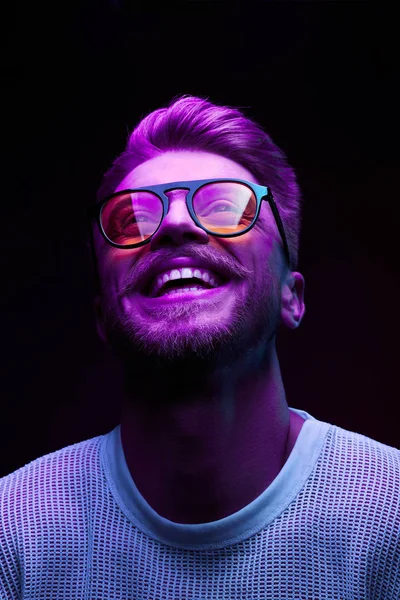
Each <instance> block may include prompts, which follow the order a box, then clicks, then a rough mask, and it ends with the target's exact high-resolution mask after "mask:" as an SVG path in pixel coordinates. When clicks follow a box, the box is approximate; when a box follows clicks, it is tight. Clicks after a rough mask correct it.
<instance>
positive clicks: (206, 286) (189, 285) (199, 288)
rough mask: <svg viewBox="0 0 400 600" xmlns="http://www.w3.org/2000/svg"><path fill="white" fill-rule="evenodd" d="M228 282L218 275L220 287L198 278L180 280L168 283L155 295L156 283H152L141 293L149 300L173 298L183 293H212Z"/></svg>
mask: <svg viewBox="0 0 400 600" xmlns="http://www.w3.org/2000/svg"><path fill="white" fill-rule="evenodd" d="M227 282H228V280H227V279H226V278H223V277H222V276H220V275H218V285H216V286H215V285H211V284H210V283H207V282H205V281H203V280H201V279H198V278H197V277H190V278H179V279H173V280H170V281H167V282H166V283H165V284H164V285H163V286H162V288H160V289H158V290H157V291H156V292H155V293H154V291H153V285H154V282H153V281H150V282H149V283H148V285H147V286H146V287H145V288H144V289H143V290H142V291H141V294H142V295H143V296H146V297H147V298H160V297H162V296H171V295H174V294H181V293H189V292H191V293H201V292H204V291H212V290H215V289H218V288H219V287H222V286H224V285H225V284H226V283H227Z"/></svg>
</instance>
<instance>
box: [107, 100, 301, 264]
mask: <svg viewBox="0 0 400 600" xmlns="http://www.w3.org/2000/svg"><path fill="white" fill-rule="evenodd" d="M184 149H188V150H202V151H208V152H213V153H215V154H220V155H222V156H225V157H227V158H230V159H231V160H233V161H235V162H237V163H239V164H241V165H242V166H244V167H245V168H246V169H248V170H249V171H250V172H251V173H252V174H253V175H254V176H255V177H256V180H257V181H258V182H259V183H260V184H261V185H266V186H268V187H270V188H271V190H272V193H273V194H274V198H275V201H276V204H277V206H278V210H279V213H280V215H281V219H282V222H283V226H284V229H285V233H286V236H287V241H288V245H289V251H290V256H291V265H290V268H291V269H292V270H295V269H296V267H297V263H298V253H299V237H300V226H301V204H302V196H301V192H300V189H299V186H298V184H297V181H296V175H295V172H294V170H293V168H292V167H291V166H290V165H289V164H288V161H287V158H286V155H285V154H284V152H283V151H282V150H281V149H280V148H278V146H277V145H276V144H275V143H274V142H273V141H272V139H271V137H270V136H269V135H268V134H267V133H266V132H265V131H264V130H263V128H262V127H261V126H260V125H258V124H257V123H256V122H255V121H253V120H252V119H251V118H249V117H247V116H245V115H244V113H242V112H241V111H240V110H239V109H238V108H233V107H229V106H218V105H216V104H213V103H212V102H210V101H209V100H208V99H205V98H200V97H197V96H192V95H189V94H184V95H181V96H176V97H175V98H173V100H172V101H171V102H170V103H169V104H168V105H167V106H166V107H165V108H159V109H158V110H155V111H153V112H151V113H150V114H148V115H147V116H145V117H144V118H143V119H142V120H141V121H140V122H139V124H138V125H137V126H136V127H135V129H134V130H133V132H132V133H131V134H130V136H129V138H128V142H127V145H126V148H125V150H124V151H123V152H122V154H120V155H119V156H118V158H117V159H116V160H115V161H114V163H113V164H112V166H111V168H110V169H109V170H108V171H107V172H106V173H105V175H104V177H103V180H102V183H101V186H100V189H99V190H98V193H97V199H98V200H101V199H103V198H105V197H106V196H108V195H110V194H112V193H113V192H114V191H115V189H116V187H117V186H118V185H119V183H120V182H121V181H122V179H123V178H124V177H125V176H126V175H127V174H128V173H129V172H130V171H131V170H132V169H134V168H135V167H137V166H138V165H140V164H141V163H143V162H145V161H147V160H149V159H151V158H154V157H155V156H158V155H160V154H162V153H163V152H165V151H167V150H184Z"/></svg>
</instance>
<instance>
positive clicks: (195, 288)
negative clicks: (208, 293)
mask: <svg viewBox="0 0 400 600" xmlns="http://www.w3.org/2000/svg"><path fill="white" fill-rule="evenodd" d="M183 292H204V288H200V287H191V288H189V287H185V288H179V290H167V291H166V292H164V293H163V294H160V296H170V295H171V294H182V293H183Z"/></svg>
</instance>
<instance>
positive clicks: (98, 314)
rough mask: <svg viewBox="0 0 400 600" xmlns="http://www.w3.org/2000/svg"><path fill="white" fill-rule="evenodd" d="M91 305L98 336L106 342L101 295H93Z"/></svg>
mask: <svg viewBox="0 0 400 600" xmlns="http://www.w3.org/2000/svg"><path fill="white" fill-rule="evenodd" d="M93 306H94V314H95V319H96V327H97V333H98V334H99V337H100V338H101V339H102V340H103V342H104V343H105V344H107V334H106V327H105V318H104V312H103V301H102V297H101V296H100V295H99V294H97V295H96V296H95V298H94V302H93Z"/></svg>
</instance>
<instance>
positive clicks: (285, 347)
mask: <svg viewBox="0 0 400 600" xmlns="http://www.w3.org/2000/svg"><path fill="white" fill-rule="evenodd" d="M2 39H3V50H2V55H1V56H2V82H3V85H2V89H3V91H2V95H1V102H2V109H1V114H2V144H1V146H2V166H3V175H2V202H1V208H2V212H1V225H2V227H1V236H0V239H1V253H0V256H1V279H2V284H3V285H2V294H1V300H2V302H1V333H2V344H1V366H2V374H1V381H2V387H1V390H2V394H1V395H2V411H1V417H2V420H1V425H2V427H1V436H0V437H1V442H0V443H1V448H0V451H1V460H2V464H1V471H0V475H4V474H7V473H10V472H11V471H13V470H14V469H16V468H18V467H20V466H22V465H23V464H26V463H27V462H29V461H30V460H33V459H34V458H37V457H39V456H42V455H43V454H46V453H48V452H51V451H53V450H57V449H59V448H61V447H64V446H66V445H68V444H72V443H75V442H78V441H82V440H84V439H88V438H90V437H94V436H95V435H99V434H102V433H106V432H107V431H110V430H111V429H112V428H113V427H114V426H115V425H116V424H117V423H118V422H119V399H120V393H121V383H120V373H119V370H118V365H116V364H115V363H114V361H113V359H112V357H111V356H110V355H109V354H108V352H107V351H106V350H105V348H103V346H102V344H101V342H100V340H99V339H98V338H97V334H96V330H95V324H94V318H93V311H92V287H91V281H90V278H89V271H88V264H87V261H86V253H85V243H86V232H87V228H86V227H87V225H86V221H85V213H86V209H87V207H88V206H89V205H90V204H92V203H93V201H94V196H95V192H96V189H97V187H98V185H99V183H100V179H101V176H102V173H103V172H104V171H105V170H106V169H107V168H108V167H109V166H110V164H111V161H112V160H113V159H114V158H115V156H116V155H117V154H119V153H120V152H121V151H122V150H123V147H124V144H125V141H126V138H127V134H128V131H130V130H131V129H132V128H133V126H134V125H135V124H136V123H137V122H138V120H139V119H140V118H141V117H143V116H144V115H146V114H147V113H148V112H150V111H152V110H155V109H157V108H159V107H161V106H163V105H164V104H166V103H167V102H169V101H170V100H171V99H172V97H173V96H175V95H177V94H184V93H190V94H194V95H200V96H207V97H209V99H210V100H211V101H214V102H217V103H221V104H227V105H231V106H239V107H241V108H242V109H243V110H244V112H245V113H246V114H248V115H249V116H251V117H253V118H255V119H256V120H257V121H259V122H260V123H261V124H262V125H263V126H264V127H265V129H266V130H267V131H268V132H269V133H270V135H271V136H272V137H273V139H274V141H275V142H276V143H277V144H278V145H279V146H280V147H281V148H282V149H283V150H284V151H285V152H286V153H287V155H288V158H289V161H290V163H291V164H292V165H293V166H294V167H295V169H296V171H297V174H298V178H299V183H300V186H301V188H302V191H303V195H304V198H305V206H304V219H303V231H302V237H301V250H300V264H299V269H298V270H299V271H300V272H301V273H302V274H303V275H304V277H305V279H306V295H305V299H306V306H307V312H306V315H305V318H304V321H303V323H302V325H301V327H300V328H299V329H298V330H297V331H295V332H288V333H286V332H285V333H284V334H283V335H282V336H281V338H280V339H278V352H279V357H280V361H281V367H282V372H283V378H284V383H285V387H286V392H287V399H288V404H289V406H293V407H295V408H301V409H304V410H307V411H308V412H310V413H311V414H312V415H313V416H315V417H316V418H317V419H320V420H323V421H327V422H330V423H334V424H336V425H340V426H342V427H344V428H346V429H350V430H352V431H357V432H359V433H363V434H364V435H367V436H369V437H372V438H374V439H377V440H379V441H381V442H383V443H386V444H388V445H391V446H395V447H397V448H398V447H400V434H399V427H398V416H399V409H398V400H399V392H398V383H397V380H398V373H399V367H398V359H399V345H398V339H399V325H398V322H399V318H398V302H399V273H398V268H397V263H398V237H399V233H398V232H399V226H398V206H397V205H398V201H399V191H398V190H399V142H398V140H399V127H398V125H399V122H398V106H399V94H398V92H397V86H398V80H399V70H398V60H397V55H398V42H397V39H398V32H397V29H396V19H395V15H394V14H391V13H390V12H388V8H387V7H386V6H384V7H383V8H379V7H378V6H377V4H375V5H374V4H372V3H371V4H369V3H366V2H282V1H281V2H278V3H270V2H259V3H253V4H249V3H246V2H243V3H239V2H201V1H198V2H195V1H194V2H190V1H187V2H181V3H168V4H167V3H166V4H165V5H164V6H163V8H160V7H158V6H156V5H155V4H153V3H152V2H142V3H140V2H139V3H135V4H134V5H133V4H131V3H128V2H122V1H121V2H111V1H109V2H105V1H104V2H85V1H82V2H80V4H79V7H77V6H75V5H74V4H67V3H65V4H64V5H59V4H58V3H54V4H53V6H52V7H50V6H49V7H47V6H46V7H44V6H40V5H38V3H31V4H30V5H27V6H24V5H22V4H20V3H16V4H15V5H14V8H13V14H9V15H7V16H6V18H5V19H4V20H3V34H2Z"/></svg>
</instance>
